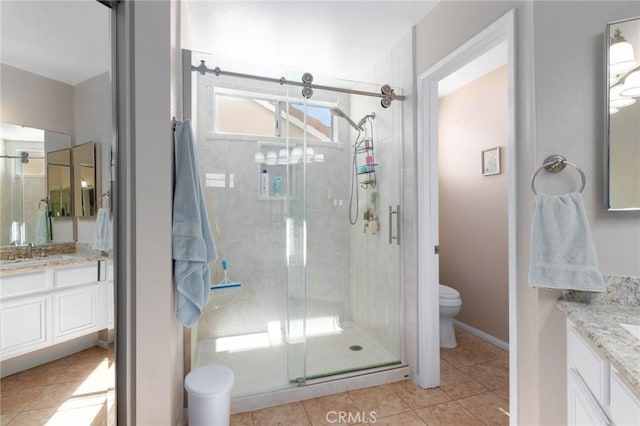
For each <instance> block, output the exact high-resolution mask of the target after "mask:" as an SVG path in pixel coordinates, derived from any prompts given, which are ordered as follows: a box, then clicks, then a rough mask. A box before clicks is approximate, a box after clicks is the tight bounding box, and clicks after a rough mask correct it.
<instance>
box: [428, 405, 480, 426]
mask: <svg viewBox="0 0 640 426" xmlns="http://www.w3.org/2000/svg"><path fill="white" fill-rule="evenodd" d="M416 413H417V414H418V415H419V416H420V417H421V418H422V420H424V421H425V422H427V424H428V425H429V426H478V425H482V423H480V421H479V420H478V419H476V418H475V417H473V416H472V415H471V414H469V413H468V412H467V411H466V410H465V409H464V408H462V406H461V405H460V404H458V403H457V402H456V401H451V402H445V403H444V404H438V405H432V406H431V407H426V408H422V409H420V410H417V411H416Z"/></svg>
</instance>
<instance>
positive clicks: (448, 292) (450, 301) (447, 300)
mask: <svg viewBox="0 0 640 426" xmlns="http://www.w3.org/2000/svg"><path fill="white" fill-rule="evenodd" d="M439 304H440V306H460V305H462V300H461V299H460V293H459V292H458V290H456V289H453V288H451V287H447V286H446V285H442V284H440V303H439Z"/></svg>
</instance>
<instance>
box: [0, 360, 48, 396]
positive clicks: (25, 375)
mask: <svg viewBox="0 0 640 426" xmlns="http://www.w3.org/2000/svg"><path fill="white" fill-rule="evenodd" d="M59 373H60V369H58V368H53V367H48V366H47V365H46V364H45V365H43V366H40V367H36V368H31V369H29V370H26V371H22V372H20V373H16V374H13V375H11V376H9V377H7V378H6V379H4V380H6V381H5V386H3V388H2V389H3V390H5V389H6V390H15V389H22V388H31V387H36V386H45V385H50V384H52V383H55V380H56V378H57V377H58V374H59Z"/></svg>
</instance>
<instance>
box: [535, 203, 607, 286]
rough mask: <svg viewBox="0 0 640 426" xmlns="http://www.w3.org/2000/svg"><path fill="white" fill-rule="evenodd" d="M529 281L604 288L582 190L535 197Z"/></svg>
mask: <svg viewBox="0 0 640 426" xmlns="http://www.w3.org/2000/svg"><path fill="white" fill-rule="evenodd" d="M529 283H530V284H531V285H532V286H533V287H547V288H556V289H568V290H586V291H596V292H603V291H604V290H605V285H604V280H603V278H602V273H601V272H600V270H599V269H598V257H597V255H596V249H595V246H594V244H593V239H592V238H591V230H590V229H589V223H588V221H587V214H586V211H585V208H584V202H583V200H582V196H581V195H580V193H579V192H572V193H570V194H563V195H544V194H539V195H537V196H536V199H535V201H534V205H533V218H532V225H531V268H530V269H529Z"/></svg>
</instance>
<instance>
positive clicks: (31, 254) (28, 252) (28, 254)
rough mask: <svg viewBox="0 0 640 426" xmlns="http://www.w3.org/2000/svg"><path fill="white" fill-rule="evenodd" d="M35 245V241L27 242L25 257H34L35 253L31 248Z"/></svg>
mask: <svg viewBox="0 0 640 426" xmlns="http://www.w3.org/2000/svg"><path fill="white" fill-rule="evenodd" d="M33 247H34V245H33V243H29V244H27V248H25V249H24V258H25V259H31V258H33V253H31V249H33Z"/></svg>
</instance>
